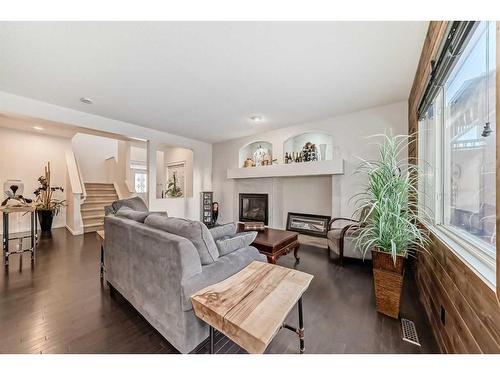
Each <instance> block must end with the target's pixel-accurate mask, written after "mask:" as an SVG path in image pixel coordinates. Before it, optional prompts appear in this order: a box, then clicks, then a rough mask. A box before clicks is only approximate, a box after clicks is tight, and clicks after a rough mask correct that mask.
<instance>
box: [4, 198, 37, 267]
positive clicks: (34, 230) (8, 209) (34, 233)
mask: <svg viewBox="0 0 500 375" xmlns="http://www.w3.org/2000/svg"><path fill="white" fill-rule="evenodd" d="M0 212H2V217H3V236H2V237H3V238H2V249H3V261H4V265H5V267H8V266H9V256H11V255H12V254H22V253H24V252H27V251H29V252H31V261H32V262H33V261H34V260H35V253H36V245H37V241H38V235H37V218H36V207H35V206H31V205H29V206H19V207H15V206H1V207H0ZM16 212H21V213H28V212H29V213H30V217H31V230H30V234H29V235H28V236H23V235H21V236H17V237H14V238H11V237H10V235H9V214H11V213H16ZM25 238H30V239H31V246H30V247H29V248H28V249H23V239H25ZM13 240H19V249H18V250H11V249H10V246H9V241H13Z"/></svg>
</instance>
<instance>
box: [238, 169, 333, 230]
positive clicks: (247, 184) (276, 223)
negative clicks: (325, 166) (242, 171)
mask: <svg viewBox="0 0 500 375" xmlns="http://www.w3.org/2000/svg"><path fill="white" fill-rule="evenodd" d="M297 185H298V186H297ZM294 187H297V188H296V189H295V188H294ZM335 187H337V189H336V188H335ZM338 187H339V185H338V183H337V184H336V177H335V176H328V177H327V176H321V177H300V178H282V177H276V178H252V179H250V178H249V179H238V180H234V194H233V196H234V201H233V210H234V212H233V218H234V220H238V217H239V195H240V194H268V209H269V211H268V222H269V224H268V225H269V227H272V228H280V229H284V228H285V227H286V217H287V214H288V212H303V213H310V214H320V215H331V212H335V213H338V212H339V211H340V206H339V202H340V193H339V192H338ZM309 189H313V192H311V191H310V190H309ZM311 194H312V195H313V196H315V197H317V198H318V195H322V199H320V200H318V202H321V204H320V205H317V204H314V202H312V201H311V200H310V197H311ZM325 201H327V202H329V206H328V207H326V206H324V205H323V203H324V202H325Z"/></svg>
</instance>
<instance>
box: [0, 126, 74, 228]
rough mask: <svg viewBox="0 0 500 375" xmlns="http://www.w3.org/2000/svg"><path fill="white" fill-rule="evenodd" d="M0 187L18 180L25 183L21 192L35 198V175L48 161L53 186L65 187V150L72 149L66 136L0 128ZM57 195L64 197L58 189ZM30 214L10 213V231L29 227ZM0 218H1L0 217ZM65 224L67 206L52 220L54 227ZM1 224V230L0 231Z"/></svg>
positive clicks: (40, 171)
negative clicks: (7, 181) (0, 141)
mask: <svg viewBox="0 0 500 375" xmlns="http://www.w3.org/2000/svg"><path fill="white" fill-rule="evenodd" d="M0 139H1V140H2V146H1V147H0V186H1V187H2V193H1V197H2V200H3V199H5V196H4V193H3V183H4V182H5V181H6V180H8V179H18V180H21V181H22V182H23V183H24V194H23V196H25V197H27V198H31V199H34V198H35V196H34V194H33V192H34V191H35V189H37V188H38V182H37V179H38V177H40V176H42V175H43V173H44V167H45V165H46V164H47V162H48V161H50V168H51V180H52V181H51V183H52V186H62V187H63V188H64V189H66V155H65V154H66V150H70V149H71V141H70V139H69V138H61V137H55V136H47V135H43V134H38V133H32V132H22V131H15V130H10V129H5V128H0ZM56 194H57V197H58V198H60V199H65V198H66V194H65V193H60V192H57V193H56ZM29 220H30V219H29V215H26V216H22V215H21V214H11V215H10V222H9V223H10V231H11V232H13V233H15V232H24V231H28V230H29V228H30V221H29ZM0 221H2V218H1V216H0ZM65 224H66V209H64V208H63V209H62V211H61V212H60V213H59V215H58V216H56V217H55V219H54V224H53V226H54V227H63V226H65ZM1 228H3V227H1V226H0V230H1Z"/></svg>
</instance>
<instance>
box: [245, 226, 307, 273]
mask: <svg viewBox="0 0 500 375" xmlns="http://www.w3.org/2000/svg"><path fill="white" fill-rule="evenodd" d="M242 231H243V224H241V223H240V224H238V232H242ZM252 246H255V247H256V248H257V249H258V250H259V252H261V253H262V254H264V255H265V256H266V257H267V261H268V262H269V263H272V264H276V261H277V260H278V258H279V257H280V256H282V255H286V254H288V253H289V252H291V251H293V255H294V256H295V259H296V260H297V261H299V259H300V258H299V246H300V244H299V239H298V234H297V233H295V232H290V231H287V230H281V229H273V228H266V229H264V230H263V231H260V232H257V237H256V238H255V240H254V241H253V242H252Z"/></svg>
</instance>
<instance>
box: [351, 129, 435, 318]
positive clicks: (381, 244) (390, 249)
mask: <svg viewBox="0 0 500 375" xmlns="http://www.w3.org/2000/svg"><path fill="white" fill-rule="evenodd" d="M377 137H379V138H382V141H381V142H379V143H378V149H379V158H378V160H362V162H361V164H360V165H359V167H358V169H357V173H361V174H363V175H366V176H367V183H366V186H365V189H364V190H363V192H362V193H360V194H358V195H357V209H358V210H363V209H365V210H366V211H368V215H367V217H366V219H365V221H364V223H363V225H361V227H360V229H359V233H358V240H357V241H358V246H359V247H360V249H361V250H362V251H363V253H364V254H366V252H367V251H371V254H372V260H373V278H374V286H375V299H376V305H377V311H379V312H381V313H383V314H386V315H388V316H391V317H393V318H398V316H399V311H400V304H401V290H402V287H403V279H404V270H405V261H406V259H407V257H408V256H412V255H414V254H415V252H416V251H418V250H421V249H424V248H425V245H426V243H427V242H428V237H427V234H426V232H424V231H423V230H422V227H421V225H420V224H419V220H420V221H422V220H421V218H420V219H419V218H418V217H417V206H416V199H412V198H413V197H416V194H417V177H418V169H417V166H415V165H412V164H410V163H408V159H407V157H406V152H407V145H408V142H409V138H410V137H409V136H393V135H390V134H381V135H377Z"/></svg>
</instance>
